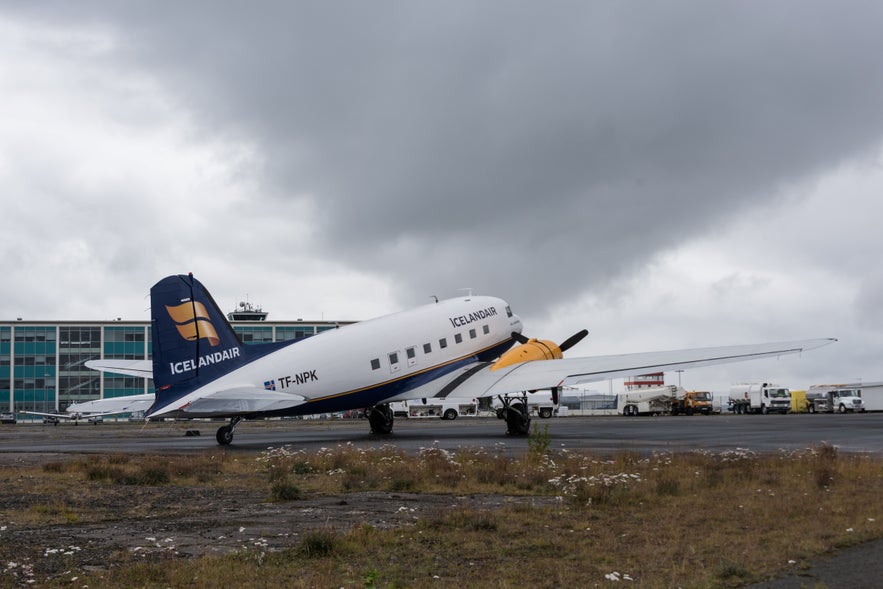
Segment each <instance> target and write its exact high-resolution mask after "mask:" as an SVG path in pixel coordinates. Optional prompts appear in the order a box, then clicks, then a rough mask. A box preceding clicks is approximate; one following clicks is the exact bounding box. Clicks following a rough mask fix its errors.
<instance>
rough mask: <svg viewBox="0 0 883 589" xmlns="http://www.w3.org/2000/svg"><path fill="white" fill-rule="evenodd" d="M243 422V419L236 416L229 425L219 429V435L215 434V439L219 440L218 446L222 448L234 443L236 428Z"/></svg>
mask: <svg viewBox="0 0 883 589" xmlns="http://www.w3.org/2000/svg"><path fill="white" fill-rule="evenodd" d="M240 421H242V417H240V416H238V415H237V416H236V417H234V418H233V419H231V420H230V423H229V424H228V425H222V426H221V427H219V428H218V433H217V434H215V437H216V438H217V439H218V444H220V445H221V446H229V445H230V443H231V442H232V441H233V432H234V431H235V430H236V426H237V425H239V422H240Z"/></svg>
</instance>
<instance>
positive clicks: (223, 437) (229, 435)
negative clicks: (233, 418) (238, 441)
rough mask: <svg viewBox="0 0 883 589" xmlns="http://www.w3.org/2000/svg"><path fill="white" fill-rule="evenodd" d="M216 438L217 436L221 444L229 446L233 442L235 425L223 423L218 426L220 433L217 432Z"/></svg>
mask: <svg viewBox="0 0 883 589" xmlns="http://www.w3.org/2000/svg"><path fill="white" fill-rule="evenodd" d="M215 438H217V440H218V444H220V445H221V446H229V445H230V444H231V443H233V427H232V426H229V425H222V426H221V427H219V428H218V433H217V434H215Z"/></svg>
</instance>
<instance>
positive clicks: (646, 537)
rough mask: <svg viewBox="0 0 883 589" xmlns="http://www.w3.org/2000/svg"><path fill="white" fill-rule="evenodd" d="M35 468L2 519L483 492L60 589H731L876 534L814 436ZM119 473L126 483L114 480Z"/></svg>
mask: <svg viewBox="0 0 883 589" xmlns="http://www.w3.org/2000/svg"><path fill="white" fill-rule="evenodd" d="M538 444H539V445H540V446H542V444H541V443H539V442H538ZM48 464H50V465H51V466H48V465H47V466H44V467H33V468H31V469H30V470H28V469H24V468H22V469H17V470H16V471H15V472H13V473H9V472H6V473H4V474H3V476H4V477H5V478H4V479H3V480H2V481H0V483H3V484H2V485H0V519H2V521H3V522H13V521H22V520H24V521H28V522H34V523H36V524H43V523H45V524H50V523H66V524H70V525H74V526H76V525H78V524H79V523H82V518H85V517H88V518H91V519H92V520H93V521H95V520H96V519H100V518H102V517H105V518H106V519H107V520H114V518H119V517H120V514H117V513H106V514H104V513H102V511H101V506H102V505H103V498H106V497H109V496H112V495H114V494H117V495H119V494H123V493H125V494H128V495H130V496H133V497H137V498H136V499H134V500H133V501H131V503H132V504H133V505H134V506H136V507H137V506H139V505H140V508H141V509H143V510H144V511H142V512H141V515H142V516H143V515H144V514H149V513H150V509H151V507H150V505H149V504H148V505H147V506H146V507H144V506H143V501H154V500H157V499H155V498H156V497H161V493H162V492H163V489H165V488H168V487H173V486H178V487H184V488H186V489H187V490H188V493H190V492H191V490H192V491H193V492H195V491H196V490H200V492H202V493H206V494H210V493H211V490H212V489H230V488H235V489H244V490H246V489H247V490H252V491H254V492H255V494H256V496H258V497H268V496H269V498H270V500H271V501H279V502H284V501H295V500H300V499H302V498H303V497H317V496H321V495H343V496H344V497H345V499H346V500H347V502H348V503H349V502H352V503H353V504H355V502H356V501H357V500H358V498H357V497H356V496H355V495H353V496H351V497H346V494H347V493H350V492H352V491H358V492H363V491H372V492H379V493H381V494H382V493H393V494H394V493H397V492H408V493H415V494H421V493H435V494H438V493H447V494H452V495H456V496H457V497H458V498H460V497H461V496H470V497H487V498H489V499H488V500H487V501H485V502H484V503H483V507H482V508H480V509H479V508H472V507H450V508H448V507H445V508H434V509H431V510H429V509H427V510H422V509H420V507H421V503H420V501H419V498H418V499H417V500H416V501H414V500H413V499H410V498H409V503H408V505H409V506H410V505H413V506H415V507H417V509H415V510H413V512H414V517H413V518H411V517H409V518H408V520H407V522H406V523H402V524H394V523H389V524H388V525H384V526H381V527H373V526H370V525H362V524H361V522H360V520H359V516H354V518H353V520H352V522H351V523H350V522H347V524H346V525H345V526H338V525H337V524H335V525H334V527H332V526H331V525H327V526H325V527H320V528H315V529H301V530H296V529H293V530H292V540H291V541H290V542H289V544H288V545H287V546H288V548H286V549H283V550H279V551H277V552H274V551H272V550H264V549H263V548H254V547H252V548H249V549H248V550H246V549H243V551H242V552H239V553H235V554H232V555H226V556H212V555H209V556H204V557H199V558H181V557H175V558H171V557H170V556H165V557H156V558H153V559H145V560H138V559H135V558H133V556H132V555H128V554H120V555H117V556H115V557H114V558H111V559H110V561H109V562H107V563H106V565H107V567H106V568H105V569H104V570H101V571H94V570H78V571H76V575H77V576H78V577H79V579H78V581H77V585H78V586H79V585H80V584H82V585H88V586H89V587H91V588H93V589H95V588H102V587H116V586H176V587H177V586H204V587H207V586H233V585H237V584H242V583H246V584H250V583H253V582H254V579H260V580H261V581H260V583H261V584H262V585H265V586H276V585H280V586H290V587H317V586H322V587H340V586H346V587H363V586H374V587H421V586H427V585H432V586H437V587H459V586H473V587H485V586H490V587H515V586H538V587H554V586H579V587H582V586H601V587H603V586H608V585H610V584H611V581H610V578H609V577H608V575H611V574H612V573H614V572H617V573H618V574H619V575H620V578H622V579H624V577H623V575H627V576H628V578H629V579H631V580H633V581H634V582H635V584H636V585H640V586H642V587H673V586H683V587H737V586H742V585H745V584H747V583H752V582H756V581H760V580H763V579H766V578H769V577H770V576H772V575H774V574H777V573H781V572H784V571H786V570H789V568H790V569H795V570H801V569H802V568H804V567H806V566H807V563H808V562H809V561H810V560H811V559H813V558H814V557H815V556H816V555H819V554H823V553H825V552H827V551H830V550H831V549H834V548H837V547H843V546H850V545H853V544H856V543H859V542H864V541H868V540H871V539H877V538H883V526H881V522H883V513H881V506H880V501H879V496H880V494H881V493H883V462H881V461H880V460H879V459H877V458H874V457H869V456H858V455H844V454H842V453H839V452H837V451H836V449H835V448H833V447H828V446H819V447H815V448H809V449H805V450H802V451H799V452H781V453H779V454H773V455H756V454H753V453H751V452H748V451H744V450H735V451H729V452H722V453H707V452H693V453H682V454H670V453H662V454H654V455H640V454H635V453H622V454H617V455H614V456H612V457H608V456H598V455H593V454H591V453H582V452H565V451H554V450H551V449H549V448H545V449H543V451H542V452H539V451H537V452H534V451H527V452H525V454H524V455H522V456H519V457H514V458H512V457H505V456H502V455H500V454H498V453H495V452H493V451H488V450H483V449H475V448H470V449H462V450H459V451H457V452H450V451H446V450H442V449H440V448H436V447H430V448H425V449H423V450H421V451H420V452H418V453H416V454H415V455H405V454H404V453H402V452H400V451H398V450H396V449H395V448H391V447H378V448H371V449H359V448H355V447H352V446H350V445H344V446H340V447H338V448H332V449H324V450H321V451H317V452H304V451H300V450H292V449H290V448H277V449H272V450H267V451H264V452H261V453H260V454H258V455H246V454H244V453H238V454H237V455H236V457H231V456H230V455H223V454H210V453H207V454H205V455H188V456H180V457H179V456H143V457H125V458H124V457H120V456H118V455H113V454H109V455H105V456H92V457H88V458H86V459H82V460H78V461H69V462H63V461H62V462H57V461H56V462H53V463H48ZM124 477H132V479H131V480H132V481H134V482H131V483H125V484H126V485H135V486H136V487H135V488H130V487H128V486H126V487H125V488H123V487H122V486H121V485H120V484H119V483H120V482H121V481H122V479H123V478H124ZM142 486H143V487H145V488H144V489H140V488H138V487H142ZM516 500H517V501H516ZM198 503H199V502H198V500H195V501H194V502H193V503H192V504H191V505H195V504H198ZM392 504H395V503H394V500H393V502H392ZM450 504H451V505H452V506H459V505H466V503H459V502H458V501H457V500H455V499H453V498H452V500H451V502H450ZM372 505H374V504H372ZM445 505H446V503H445ZM488 506H489V507H488ZM163 508H167V507H166V506H164V507H163ZM185 508H186V506H182V507H181V509H185ZM280 508H283V506H280ZM387 508H388V509H390V510H391V511H395V509H397V508H396V507H383V508H381V509H387ZM283 509H284V508H283ZM354 509H355V505H354ZM132 513H135V512H134V511H133V512H132ZM280 513H281V514H283V515H280V517H284V510H283V511H280ZM114 521H115V520H114ZM390 521H392V520H391V519H390ZM0 523H2V522H0ZM206 542H207V543H210V542H211V540H206ZM12 548H13V547H11V546H5V547H3V548H2V549H0V559H4V560H5V561H7V562H9V561H10V560H11V557H10V555H9V553H7V552H4V551H6V550H12ZM789 560H790V561H793V564H789ZM746 563H750V565H748V564H746ZM68 584H69V583H68Z"/></svg>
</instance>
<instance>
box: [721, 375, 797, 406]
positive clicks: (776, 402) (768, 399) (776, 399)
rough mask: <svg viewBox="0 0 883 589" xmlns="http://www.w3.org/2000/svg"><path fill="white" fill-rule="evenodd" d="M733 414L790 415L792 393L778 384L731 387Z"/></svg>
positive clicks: (737, 385) (764, 383)
mask: <svg viewBox="0 0 883 589" xmlns="http://www.w3.org/2000/svg"><path fill="white" fill-rule="evenodd" d="M730 408H731V409H732V410H733V413H739V414H742V413H763V414H767V413H770V412H776V413H789V412H790V411H791V391H789V390H788V389H787V388H785V387H782V386H779V385H777V384H771V383H767V382H755V383H747V384H736V385H733V386H732V387H730Z"/></svg>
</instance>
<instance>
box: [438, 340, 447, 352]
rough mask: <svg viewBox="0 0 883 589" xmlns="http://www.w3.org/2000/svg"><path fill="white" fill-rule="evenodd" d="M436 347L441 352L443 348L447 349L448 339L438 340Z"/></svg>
mask: <svg viewBox="0 0 883 589" xmlns="http://www.w3.org/2000/svg"><path fill="white" fill-rule="evenodd" d="M438 347H440V348H441V349H443V350H444V349H445V348H447V347H448V339H447V338H445V337H443V338H441V339H440V340H438Z"/></svg>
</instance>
